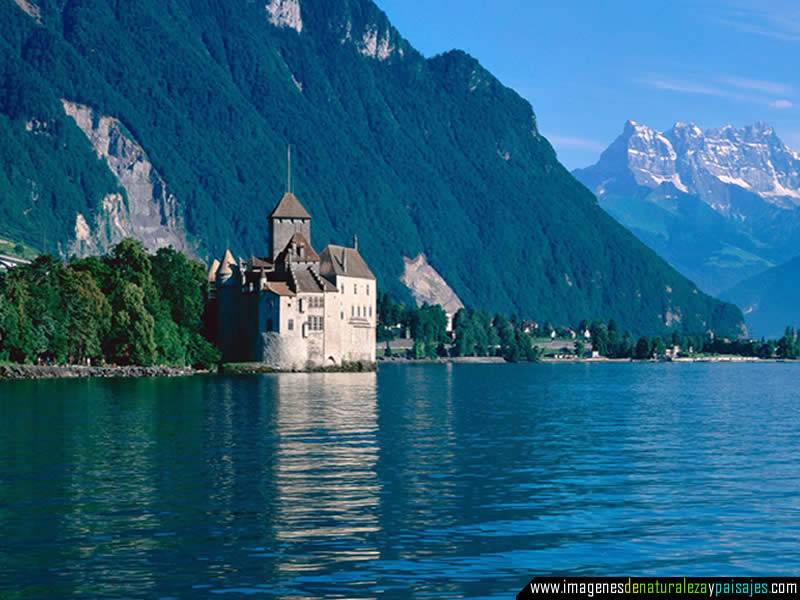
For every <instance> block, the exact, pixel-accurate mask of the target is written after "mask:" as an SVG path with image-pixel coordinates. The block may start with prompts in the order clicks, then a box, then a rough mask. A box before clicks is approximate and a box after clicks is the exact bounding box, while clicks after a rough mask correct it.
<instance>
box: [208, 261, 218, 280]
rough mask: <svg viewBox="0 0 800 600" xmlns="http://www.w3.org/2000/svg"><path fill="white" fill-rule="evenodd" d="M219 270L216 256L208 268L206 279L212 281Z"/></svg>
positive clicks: (215, 278)
mask: <svg viewBox="0 0 800 600" xmlns="http://www.w3.org/2000/svg"><path fill="white" fill-rule="evenodd" d="M218 270H219V260H217V259H216V258H215V259H214V262H212V263H211V268H210V269H209V270H208V281H209V282H210V283H214V282H215V281H216V280H217V271H218Z"/></svg>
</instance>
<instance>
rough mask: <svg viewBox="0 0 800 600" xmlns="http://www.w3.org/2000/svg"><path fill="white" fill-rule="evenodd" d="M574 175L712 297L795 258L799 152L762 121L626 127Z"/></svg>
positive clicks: (799, 221) (799, 225) (799, 228)
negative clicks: (664, 127)
mask: <svg viewBox="0 0 800 600" xmlns="http://www.w3.org/2000/svg"><path fill="white" fill-rule="evenodd" d="M574 175H575V176H576V177H577V178H578V179H579V180H580V181H581V182H582V183H584V184H585V185H586V186H587V187H589V188H590V189H591V190H592V191H593V192H594V193H595V194H596V195H597V197H598V199H599V200H600V203H601V205H602V206H603V207H604V208H605V209H606V210H607V211H608V212H609V213H611V214H612V215H613V216H614V217H615V218H616V219H617V220H619V221H620V222H622V224H623V225H625V226H627V227H628V228H629V229H630V230H631V231H633V232H634V233H635V234H636V235H637V236H638V237H639V238H640V239H642V240H643V241H644V242H645V243H647V244H648V245H650V246H651V248H653V249H654V250H656V252H658V253H659V254H661V255H662V256H663V257H664V258H666V259H667V260H668V261H670V262H671V263H672V264H673V266H675V267H677V268H678V269H679V270H680V271H682V272H683V273H684V274H686V275H688V276H689V277H690V278H692V279H694V280H695V282H696V283H698V284H699V285H700V286H701V287H704V288H705V289H706V290H708V291H710V292H713V293H717V292H720V291H722V290H724V289H726V288H728V287H730V286H732V285H734V284H735V283H737V282H739V281H741V280H742V279H744V278H746V277H750V276H753V275H755V274H757V273H759V272H761V271H763V270H765V269H766V268H768V267H770V266H773V265H774V264H778V263H782V262H785V261H786V260H788V259H790V258H792V257H793V256H795V255H796V254H800V250H798V249H800V246H798V242H800V154H798V153H797V152H795V151H793V150H792V149H791V148H789V147H788V146H787V145H786V144H784V143H783V142H782V141H781V139H780V138H779V137H778V135H777V134H776V133H775V130H774V129H773V128H772V127H770V126H769V125H766V124H764V123H756V124H754V125H750V126H747V127H742V128H737V127H734V126H732V125H725V126H724V127H720V128H718V129H706V130H703V129H701V128H700V127H698V126H697V125H695V124H693V123H680V122H679V123H676V124H675V125H674V126H673V127H672V128H671V129H669V130H667V131H663V132H662V131H658V130H656V129H653V128H652V127H648V126H647V125H643V124H641V123H637V122H635V121H628V122H627V123H625V127H624V129H623V132H622V134H621V135H620V136H619V137H618V138H617V139H616V140H615V141H614V142H613V143H612V144H611V145H610V146H609V147H608V148H607V149H606V150H605V152H603V154H602V155H601V156H600V159H599V160H598V162H597V163H596V164H594V165H592V166H590V167H587V168H585V169H578V170H576V171H575V172H574Z"/></svg>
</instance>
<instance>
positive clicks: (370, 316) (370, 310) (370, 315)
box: [369, 306, 372, 319]
mask: <svg viewBox="0 0 800 600" xmlns="http://www.w3.org/2000/svg"><path fill="white" fill-rule="evenodd" d="M369 318H370V319H371V318H372V307H371V306H370V307H369Z"/></svg>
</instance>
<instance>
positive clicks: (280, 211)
mask: <svg viewBox="0 0 800 600" xmlns="http://www.w3.org/2000/svg"><path fill="white" fill-rule="evenodd" d="M286 158H287V171H286V193H285V194H284V195H283V198H281V201H280V202H278V205H277V206H276V207H275V209H274V210H273V211H272V213H271V214H270V215H269V237H270V257H271V258H272V259H273V260H275V258H276V257H277V256H278V254H280V252H281V251H282V250H283V249H284V248H286V246H287V244H288V243H289V241H290V240H291V239H292V237H293V236H294V235H295V234H296V233H300V234H302V235H303V236H304V237H305V239H306V241H307V242H308V243H309V245H310V244H311V215H309V214H308V211H306V209H305V208H304V207H303V205H302V204H300V200H298V199H297V196H295V195H294V191H293V189H292V188H293V187H294V185H293V183H292V147H291V146H289V148H288V149H287V157H286Z"/></svg>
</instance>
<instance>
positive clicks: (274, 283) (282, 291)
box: [209, 192, 377, 370]
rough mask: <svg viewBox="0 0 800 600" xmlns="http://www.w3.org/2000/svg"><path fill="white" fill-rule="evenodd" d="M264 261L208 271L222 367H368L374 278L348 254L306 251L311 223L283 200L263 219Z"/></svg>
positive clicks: (292, 199)
mask: <svg viewBox="0 0 800 600" xmlns="http://www.w3.org/2000/svg"><path fill="white" fill-rule="evenodd" d="M269 232H270V256H268V257H265V258H255V257H253V258H251V259H250V260H248V261H241V260H240V261H236V260H235V259H234V258H233V255H232V254H231V252H230V251H226V253H225V256H224V257H223V258H222V260H221V261H219V260H215V261H214V263H213V264H212V265H211V269H210V271H209V281H210V282H211V283H212V285H213V288H212V289H213V291H214V293H213V298H214V300H213V301H214V302H216V305H217V339H218V343H219V346H220V349H221V350H222V354H223V360H224V361H226V362H261V363H265V364H266V365H268V366H270V367H272V368H274V369H278V370H304V369H313V368H320V367H327V366H341V365H342V364H347V363H355V362H362V363H374V362H375V329H376V324H377V310H376V298H377V290H376V286H375V276H374V275H373V274H372V272H371V271H370V269H369V267H368V266H367V264H366V262H364V259H363V258H362V257H361V255H360V254H359V252H358V240H357V238H356V239H354V243H353V247H345V246H334V245H329V246H327V247H326V248H325V249H324V250H323V251H322V253H321V254H317V252H316V251H315V250H314V247H313V246H312V245H311V216H310V215H309V214H308V212H307V211H306V209H305V208H304V207H303V205H302V204H301V203H300V201H299V200H298V199H297V197H296V196H295V195H294V194H293V193H291V192H287V193H286V194H285V195H284V196H283V198H282V199H281V201H280V202H279V203H278V205H277V206H276V207H275V209H274V210H273V211H272V213H271V214H270V216H269Z"/></svg>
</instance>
